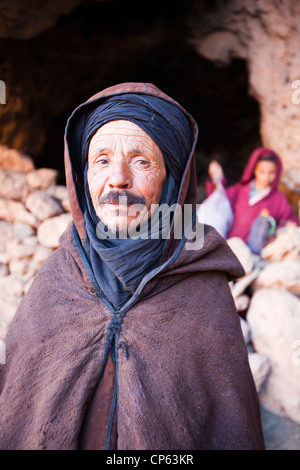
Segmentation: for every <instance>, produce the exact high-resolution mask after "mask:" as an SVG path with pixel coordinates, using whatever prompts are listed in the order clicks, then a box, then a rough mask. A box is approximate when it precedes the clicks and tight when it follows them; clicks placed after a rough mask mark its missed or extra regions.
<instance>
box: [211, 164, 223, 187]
mask: <svg viewBox="0 0 300 470" xmlns="http://www.w3.org/2000/svg"><path fill="white" fill-rule="evenodd" d="M208 174H209V176H210V177H211V179H212V180H213V181H214V182H217V181H221V180H222V179H223V177H224V173H223V169H222V167H221V165H220V163H218V162H217V161H216V160H212V161H211V162H210V164H209V167H208Z"/></svg>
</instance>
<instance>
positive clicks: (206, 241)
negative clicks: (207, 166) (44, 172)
mask: <svg viewBox="0 0 300 470" xmlns="http://www.w3.org/2000/svg"><path fill="white" fill-rule="evenodd" d="M126 91H128V92H133V91H134V92H138V93H146V94H147V93H150V94H156V95H157V96H161V97H163V99H166V100H171V98H169V97H167V96H166V95H165V94H164V93H163V92H161V91H160V90H158V89H157V88H156V87H154V86H153V85H151V84H143V83H141V84H139V83H126V84H120V85H117V86H115V87H112V88H109V89H107V90H104V91H103V92H101V93H100V94H97V95H95V96H94V97H93V98H92V99H91V102H94V100H101V98H102V97H103V96H109V95H111V94H115V93H124V92H126ZM172 102H174V101H172ZM85 106H88V103H87V104H83V105H81V106H80V107H78V108H77V110H76V111H75V112H74V113H73V114H72V116H71V120H70V121H69V124H68V126H67V130H66V152H65V162H66V178H67V186H68V193H69V200H70V205H71V210H72V215H73V220H74V222H73V223H72V224H71V225H70V226H69V227H68V229H67V230H66V232H65V233H64V234H63V236H62V237H61V239H60V243H61V248H59V249H57V250H56V251H55V252H54V253H53V254H52V255H51V256H50V257H49V258H48V259H47V261H46V262H45V263H44V264H43V266H42V268H41V269H40V271H39V272H38V274H37V276H36V277H35V280H34V282H33V283H32V285H31V287H30V289H29V291H28V292H27V294H26V295H25V296H24V298H23V299H22V302H21V304H20V306H19V308H18V311H17V313H16V314H15V316H14V318H13V320H12V322H11V325H10V328H9V331H8V333H7V335H6V338H5V345H6V364H4V365H0V410H1V411H0V449H2V450H4V449H5V450H8V449H12V450H18V449H22V450H23V449H24V450H29V449H33V450H40V449H49V450H77V449H79V448H80V442H79V441H80V435H81V431H82V428H83V423H84V421H85V417H86V413H87V410H88V409H89V405H90V403H91V401H92V400H93V397H95V391H96V390H98V389H99V380H100V384H101V383H102V380H101V379H103V377H104V375H105V374H104V373H103V371H104V372H105V370H106V365H107V364H108V357H110V356H109V354H110V352H111V351H113V353H114V360H115V363H116V377H115V384H116V388H115V390H116V391H117V393H116V398H117V403H116V408H115V410H117V416H116V417H117V436H116V437H117V440H116V448H117V450H155V449H157V450H181V449H184V450H197V449H208V450H211V449H249V450H250V449H264V438H263V432H262V426H261V419H260V406H259V400H258V395H257V392H256V389H255V385H254V381H253V377H252V374H251V370H250V367H249V362H248V354H247V349H246V345H245V342H244V339H243V335H242V331H241V326H240V320H239V317H238V314H237V312H236V309H235V306H234V301H233V298H232V295H231V292H230V288H229V285H228V281H229V280H233V279H236V278H239V277H241V276H243V275H244V270H243V268H242V266H241V264H240V262H239V261H238V259H237V258H236V256H235V255H234V254H233V252H232V251H231V249H230V248H229V246H228V244H227V243H226V241H225V240H224V239H223V238H222V237H220V236H219V235H218V234H217V232H216V231H215V230H214V229H213V228H212V227H209V226H206V227H203V226H200V225H199V224H198V226H197V227H196V228H197V229H198V228H199V233H202V230H204V237H200V238H197V237H196V239H193V238H191V239H189V240H186V239H185V238H183V239H182V240H175V238H174V237H173V238H172V237H170V240H168V242H167V244H166V248H165V252H164V256H163V259H162V265H161V266H160V268H159V269H155V270H154V271H153V272H151V273H149V276H148V277H145V278H144V279H143V282H142V283H141V285H140V286H139V288H138V289H137V291H136V292H135V294H134V296H133V298H132V299H131V300H130V302H128V303H126V305H125V307H123V308H122V309H120V310H117V311H115V310H114V309H113V308H112V306H111V305H110V304H109V302H107V301H105V299H104V298H103V296H102V295H101V292H99V291H97V288H95V287H96V286H95V283H94V278H93V273H92V270H91V266H90V265H89V263H88V261H87V259H86V258H85V257H84V250H83V248H82V244H83V243H84V240H85V237H86V233H85V227H84V222H83V215H82V208H81V207H80V191H83V186H82V178H81V175H80V174H77V171H76V166H75V167H74V166H73V165H72V161H71V159H70V154H72V153H73V152H76V145H75V146H74V147H73V146H72V143H74V141H73V139H72V143H71V141H68V135H69V134H70V132H71V133H72V131H74V127H73V122H74V119H75V120H76V121H77V123H78V120H79V121H80V119H81V115H82V108H83V107H85ZM178 106H180V105H178ZM186 115H187V116H188V118H189V120H190V123H191V127H192V128H193V129H194V139H195V141H196V135H197V132H196V126H195V125H194V124H193V120H192V118H191V117H189V115H188V114H187V113H186ZM78 137H79V136H78ZM74 138H75V140H76V135H75V136H74ZM195 197H196V169H195V155H194V152H193V150H192V152H191V155H190V157H189V158H188V161H187V165H186V169H185V171H184V174H183V178H182V182H181V185H180V189H179V201H180V203H181V204H184V203H192V204H195ZM174 219H176V214H175V215H174ZM197 233H198V232H196V234H197ZM191 245H192V246H191ZM120 320H122V321H121V322H120ZM99 407H100V408H101V403H99ZM103 409H104V408H103ZM112 411H114V409H112ZM103 413H104V411H103ZM111 416H112V415H111ZM102 421H103V420H102ZM101 425H103V422H102V424H101ZM106 426H107V428H108V430H109V425H108V424H107V425H106ZM108 435H109V433H108ZM114 437H115V436H114ZM101 448H102V447H101Z"/></svg>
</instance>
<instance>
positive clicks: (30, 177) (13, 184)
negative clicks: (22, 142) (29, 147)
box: [0, 147, 72, 339]
mask: <svg viewBox="0 0 300 470" xmlns="http://www.w3.org/2000/svg"><path fill="white" fill-rule="evenodd" d="M56 181H57V171H56V170H53V169H50V168H40V169H36V168H35V166H34V163H33V161H32V159H31V158H30V157H29V156H27V155H22V154H21V153H19V152H17V151H16V150H13V149H8V148H6V147H0V339H3V338H4V336H5V334H6V332H7V328H8V326H9V324H10V322H11V320H12V318H13V316H14V314H15V312H16V310H17V307H18V305H19V303H20V301H21V299H22V297H23V295H24V294H25V293H26V292H27V291H28V289H29V287H30V285H31V283H32V281H33V279H34V276H35V275H36V273H37V272H38V270H39V269H40V267H41V265H42V264H43V262H44V261H45V260H46V259H47V258H48V256H49V255H50V254H51V253H52V252H53V250H55V249H56V248H58V247H59V241H58V239H59V237H60V235H61V234H62V233H63V232H64V230H65V229H66V227H67V225H68V224H69V223H70V222H71V220H72V217H71V214H70V210H69V202H68V195H67V188H66V187H65V186H63V185H57V184H56Z"/></svg>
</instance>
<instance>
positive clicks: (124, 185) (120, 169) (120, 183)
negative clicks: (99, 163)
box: [108, 162, 132, 189]
mask: <svg viewBox="0 0 300 470" xmlns="http://www.w3.org/2000/svg"><path fill="white" fill-rule="evenodd" d="M108 186H109V187H110V189H113V188H118V189H130V188H131V187H132V177H131V172H130V169H129V168H128V165H127V164H126V163H125V162H116V163H114V164H112V165H111V171H110V175H109V180H108Z"/></svg>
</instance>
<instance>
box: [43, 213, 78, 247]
mask: <svg viewBox="0 0 300 470" xmlns="http://www.w3.org/2000/svg"><path fill="white" fill-rule="evenodd" d="M71 221H72V215H71V214H69V213H68V214H67V213H66V214H61V215H58V216H56V217H52V218H51V219H47V220H44V221H43V222H42V223H41V224H40V226H39V227H38V230H37V237H38V241H39V243H40V245H42V246H44V247H47V248H58V247H59V246H60V244H59V237H60V236H61V235H62V234H63V232H64V231H65V230H66V228H67V226H68V225H69V223H70V222H71Z"/></svg>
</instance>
